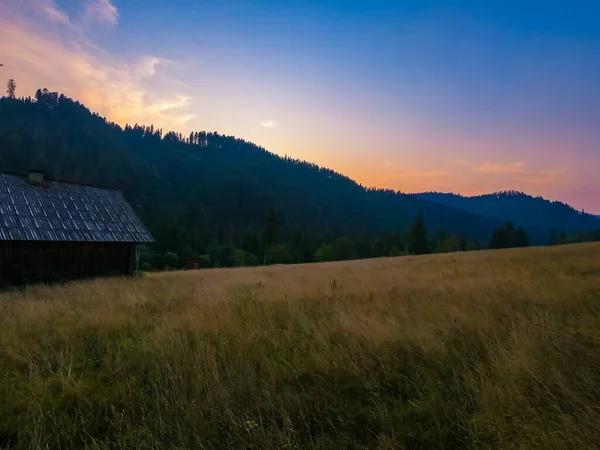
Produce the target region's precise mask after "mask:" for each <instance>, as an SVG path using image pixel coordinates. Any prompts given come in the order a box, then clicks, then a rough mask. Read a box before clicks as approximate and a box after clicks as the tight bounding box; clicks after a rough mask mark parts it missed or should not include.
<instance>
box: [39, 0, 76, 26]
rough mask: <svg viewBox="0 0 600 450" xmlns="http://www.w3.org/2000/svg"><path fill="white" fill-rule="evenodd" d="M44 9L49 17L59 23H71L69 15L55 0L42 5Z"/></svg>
mask: <svg viewBox="0 0 600 450" xmlns="http://www.w3.org/2000/svg"><path fill="white" fill-rule="evenodd" d="M42 9H43V11H44V12H45V13H46V14H47V15H48V19H50V20H51V21H53V22H58V23H63V24H65V23H69V16H68V15H67V14H66V13H64V12H63V11H61V10H59V9H58V8H57V7H56V5H55V4H54V2H52V1H49V2H48V3H47V4H46V5H43V6H42Z"/></svg>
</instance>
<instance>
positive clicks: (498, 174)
mask: <svg viewBox="0 0 600 450" xmlns="http://www.w3.org/2000/svg"><path fill="white" fill-rule="evenodd" d="M598 23H600V4H598V2H596V1H592V0H571V1H566V0H562V1H558V0H545V1H538V0H520V1H516V0H487V1H482V0H453V1H450V0H448V1H442V0H403V1H400V0H365V1H359V0H353V1H350V0H349V1H342V0H331V1H325V0H320V1H318V0H302V1H300V0H285V1H282V0H253V1H247V0H238V1H233V0H219V1H215V0H212V1H208V0H194V1H192V0H188V1H183V0H143V1H142V0H0V62H1V63H3V64H4V67H2V68H0V74H1V76H2V77H3V78H6V79H9V78H14V79H15V81H16V83H17V95H20V96H27V95H32V96H33V94H34V92H35V90H36V89H37V88H44V87H46V88H48V89H49V90H52V91H59V92H61V93H65V95H68V96H70V97H73V98H75V99H77V100H79V101H81V102H82V103H84V104H85V105H86V106H87V107H88V108H90V109H91V110H93V111H97V112H98V113H100V114H101V115H102V116H104V117H106V118H107V119H109V120H110V121H113V122H117V123H120V124H123V125H124V124H125V123H130V124H134V123H139V124H146V125H149V124H154V125H155V126H158V127H161V128H163V130H176V131H180V132H183V133H186V134H187V133H189V132H190V131H192V130H194V131H196V130H206V131H217V132H219V133H222V134H226V135H235V136H237V137H240V138H243V139H246V140H249V141H252V142H254V143H256V144H259V145H261V146H263V147H265V148H267V149H268V150H270V151H272V152H274V153H277V154H280V155H282V156H283V155H287V156H291V157H294V158H299V159H303V160H307V161H311V162H314V163H317V164H319V165H322V166H327V167H329V168H332V169H334V170H336V171H338V172H341V173H343V174H345V175H348V176H350V177H351V178H353V179H355V180H356V181H358V182H359V183H361V184H363V185H365V186H374V187H382V188H390V189H394V190H400V191H402V192H420V191H433V190H435V191H444V192H456V193H461V194H464V195H475V194H482V193H488V192H494V191H499V190H519V191H525V192H527V193H530V194H532V195H541V196H544V197H546V198H550V199H553V200H560V201H564V202H567V203H569V204H571V205H573V206H574V207H575V208H577V209H585V211H587V212H591V213H595V214H600V27H599V26H598Z"/></svg>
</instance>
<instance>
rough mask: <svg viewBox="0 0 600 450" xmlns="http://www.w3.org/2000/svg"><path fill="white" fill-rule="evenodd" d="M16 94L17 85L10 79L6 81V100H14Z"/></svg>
mask: <svg viewBox="0 0 600 450" xmlns="http://www.w3.org/2000/svg"><path fill="white" fill-rule="evenodd" d="M16 92H17V83H15V80H13V79H12V78H11V79H10V80H8V82H7V83H6V93H7V94H8V98H15V93H16Z"/></svg>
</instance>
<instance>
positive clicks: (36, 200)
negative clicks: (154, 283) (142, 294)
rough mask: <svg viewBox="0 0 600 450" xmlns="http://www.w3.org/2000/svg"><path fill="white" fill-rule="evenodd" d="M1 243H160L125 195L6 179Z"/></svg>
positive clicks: (1, 181) (1, 185)
mask: <svg viewBox="0 0 600 450" xmlns="http://www.w3.org/2000/svg"><path fill="white" fill-rule="evenodd" d="M34 174H39V172H35V171H34ZM30 178H31V177H30ZM31 180H36V178H35V176H34V177H33V178H31ZM0 241H71V242H129V243H136V242H139V243H142V242H153V241H154V239H153V238H152V236H151V235H150V233H149V232H148V230H147V229H146V227H145V226H144V224H143V223H142V221H141V220H140V219H139V217H137V215H136V214H135V212H134V210H133V208H132V207H131V206H130V205H129V203H127V201H126V200H125V197H124V196H123V194H122V193H121V192H120V191H117V190H111V189H102V188H98V187H92V186H86V185H80V184H74V183H66V182H60V181H45V182H40V183H36V182H31V181H30V179H28V178H27V177H26V176H19V175H12V174H5V173H0Z"/></svg>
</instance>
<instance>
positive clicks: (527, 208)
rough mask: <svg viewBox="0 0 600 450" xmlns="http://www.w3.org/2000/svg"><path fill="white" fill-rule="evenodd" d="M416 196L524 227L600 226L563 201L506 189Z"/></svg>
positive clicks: (575, 229)
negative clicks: (473, 194) (479, 192)
mask: <svg viewBox="0 0 600 450" xmlns="http://www.w3.org/2000/svg"><path fill="white" fill-rule="evenodd" d="M415 197H416V198H420V199H423V200H429V201H432V202H435V203H439V204H442V205H446V206H451V207H453V208H457V209H461V210H463V211H468V212H472V213H474V214H479V215H482V216H486V217H495V218H500V219H504V220H510V221H512V222H515V223H518V224H520V225H521V226H523V227H530V228H540V229H543V230H546V231H547V230H548V229H549V228H554V229H556V230H565V231H566V233H567V234H575V233H578V232H590V231H595V230H599V229H600V220H599V219H598V217H596V216H593V215H591V214H585V213H581V212H580V211H577V210H575V209H574V208H573V207H571V206H569V205H566V204H564V203H561V202H552V201H549V200H546V199H544V198H542V197H532V196H531V195H527V194H525V193H523V192H515V191H505V192H497V193H494V194H487V195H478V196H473V197H463V196H461V195H456V194H446V193H439V192H426V193H421V194H415Z"/></svg>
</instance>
